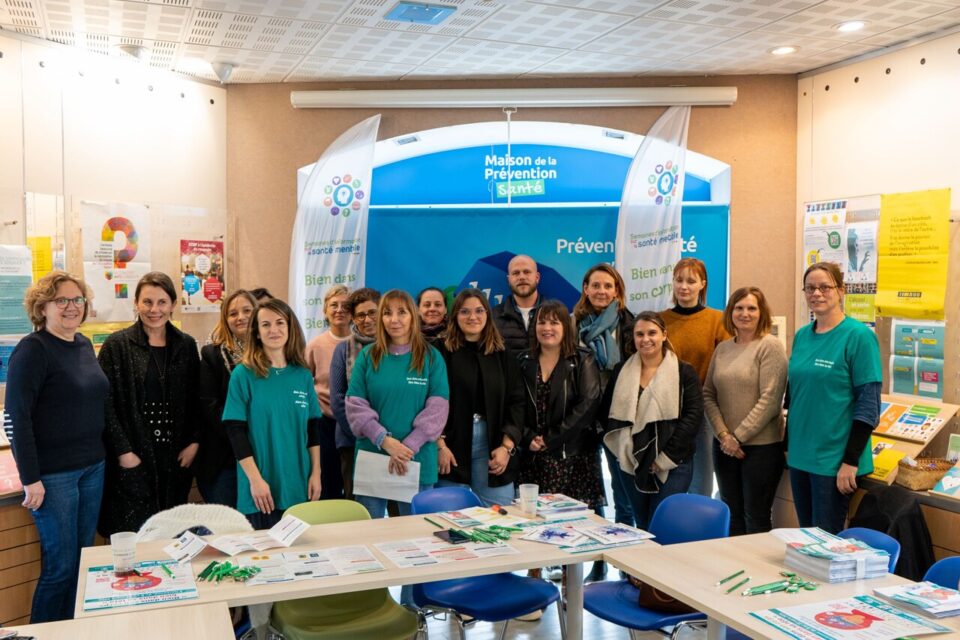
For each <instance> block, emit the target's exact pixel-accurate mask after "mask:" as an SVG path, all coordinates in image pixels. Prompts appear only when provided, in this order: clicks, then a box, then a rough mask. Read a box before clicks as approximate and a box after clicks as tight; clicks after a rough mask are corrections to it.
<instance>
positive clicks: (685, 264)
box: [670, 258, 707, 305]
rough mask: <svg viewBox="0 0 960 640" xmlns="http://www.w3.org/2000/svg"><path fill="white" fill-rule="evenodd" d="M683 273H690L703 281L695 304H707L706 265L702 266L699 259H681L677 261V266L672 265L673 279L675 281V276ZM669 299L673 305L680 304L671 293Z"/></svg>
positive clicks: (675, 295) (701, 261)
mask: <svg viewBox="0 0 960 640" xmlns="http://www.w3.org/2000/svg"><path fill="white" fill-rule="evenodd" d="M684 271H689V272H691V273H692V274H693V275H695V276H697V277H698V278H700V279H701V280H702V281H703V289H700V295H699V296H698V297H697V302H699V303H700V304H703V305H705V304H707V265H705V264H703V260H700V259H699V258H682V259H680V260H678V261H677V264H675V265H673V279H674V280H676V278H677V276H678V275H680V274H681V273H683V272H684ZM670 297H671V298H672V299H673V304H674V305H677V304H680V303H679V302H677V294H675V293H671V294H670Z"/></svg>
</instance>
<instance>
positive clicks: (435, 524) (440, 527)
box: [424, 518, 446, 529]
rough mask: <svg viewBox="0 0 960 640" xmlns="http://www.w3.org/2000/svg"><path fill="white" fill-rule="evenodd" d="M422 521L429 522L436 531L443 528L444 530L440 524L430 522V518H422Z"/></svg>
mask: <svg viewBox="0 0 960 640" xmlns="http://www.w3.org/2000/svg"><path fill="white" fill-rule="evenodd" d="M424 520H426V521H427V522H429V523H430V524H432V525H433V526H435V527H436V528H437V529H444V528H446V527H444V526H443V525H442V524H437V523H436V522H434V521H433V520H431V519H430V518H424Z"/></svg>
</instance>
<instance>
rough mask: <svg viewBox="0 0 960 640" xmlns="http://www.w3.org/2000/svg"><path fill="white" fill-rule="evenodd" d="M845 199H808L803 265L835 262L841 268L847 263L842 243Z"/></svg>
mask: <svg viewBox="0 0 960 640" xmlns="http://www.w3.org/2000/svg"><path fill="white" fill-rule="evenodd" d="M846 210H847V201H846V200H825V201H822V202H808V203H807V204H806V205H805V206H804V215H803V260H804V265H803V268H804V269H806V268H807V267H809V266H810V265H812V264H814V263H816V262H833V263H834V264H836V265H838V266H840V269H841V270H842V269H843V268H844V265H845V264H846V253H847V252H846V248H845V247H844V246H843V233H844V223H845V222H846V216H847V211H846Z"/></svg>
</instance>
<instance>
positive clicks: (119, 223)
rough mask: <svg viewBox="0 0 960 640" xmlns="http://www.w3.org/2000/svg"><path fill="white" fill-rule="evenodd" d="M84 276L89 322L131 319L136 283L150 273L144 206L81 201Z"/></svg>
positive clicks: (148, 214)
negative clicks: (89, 300)
mask: <svg viewBox="0 0 960 640" xmlns="http://www.w3.org/2000/svg"><path fill="white" fill-rule="evenodd" d="M80 225H81V229H82V235H83V273H84V276H85V278H86V281H87V284H88V285H89V286H90V288H91V289H92V290H93V309H92V310H91V313H90V319H92V320H95V321H97V322H121V321H130V320H133V297H134V292H135V290H136V286H137V282H138V281H139V280H140V278H141V277H142V276H144V275H145V274H146V273H148V272H149V271H151V269H152V267H151V263H150V211H149V209H148V208H147V207H146V205H141V204H117V203H109V204H105V203H99V202H82V203H81V204H80Z"/></svg>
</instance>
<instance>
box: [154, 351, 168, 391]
mask: <svg viewBox="0 0 960 640" xmlns="http://www.w3.org/2000/svg"><path fill="white" fill-rule="evenodd" d="M157 349H162V350H163V365H162V366H161V364H160V359H159V358H158V357H157ZM150 359H151V360H152V361H153V364H154V365H156V367H157V374H158V376H159V378H160V388H161V389H162V388H163V387H164V385H165V384H166V382H167V348H166V347H150Z"/></svg>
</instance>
